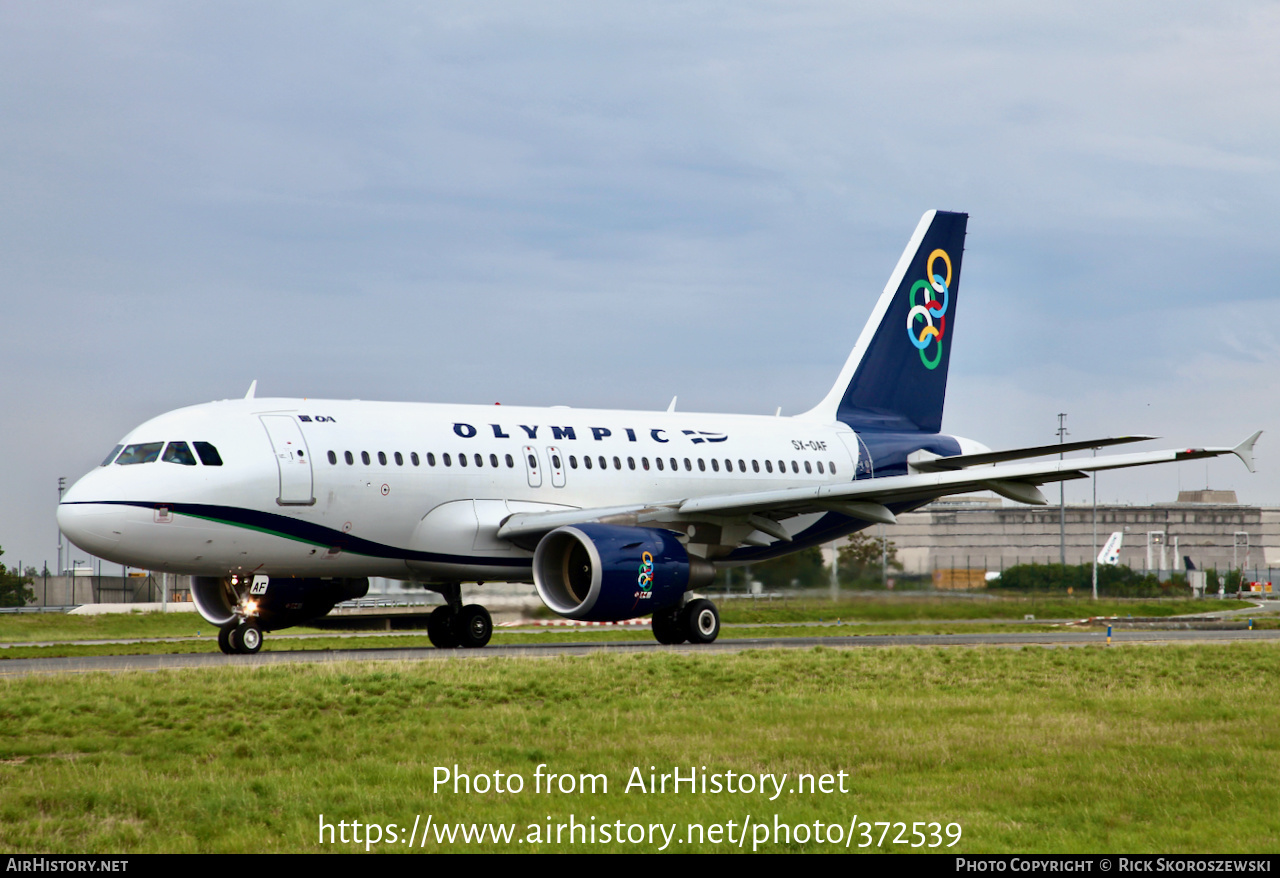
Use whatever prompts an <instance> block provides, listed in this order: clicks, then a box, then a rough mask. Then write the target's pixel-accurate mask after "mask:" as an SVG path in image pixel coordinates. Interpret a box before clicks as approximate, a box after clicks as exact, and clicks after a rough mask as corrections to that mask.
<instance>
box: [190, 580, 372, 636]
mask: <svg viewBox="0 0 1280 878" xmlns="http://www.w3.org/2000/svg"><path fill="white" fill-rule="evenodd" d="M251 581H252V580H251V578H250V577H246V578H244V579H243V580H242V581H240V582H237V583H233V582H232V580H230V579H224V578H219V577H216V576H193V577H192V578H191V597H192V600H193V601H194V602H195V605H196V609H197V610H199V611H200V615H201V616H203V617H204V618H205V619H207V620H208V621H209V622H210V624H213V625H217V626H219V627H221V626H223V625H226V624H227V623H229V622H231V621H233V620H235V619H236V618H237V612H236V611H237V610H240V611H241V612H242V613H244V615H245V616H246V618H249V619H253V620H255V621H256V622H257V623H258V625H259V627H261V628H262V630H264V631H279V630H280V629H281V628H292V627H293V626H294V625H301V624H302V623H303V622H309V621H311V620H312V619H318V618H320V617H321V616H323V615H325V614H326V613H328V612H329V611H330V610H332V609H333V608H334V606H335V605H337V604H340V603H341V602H343V601H350V600H355V599H356V598H362V597H364V596H365V595H366V594H368V593H369V580H368V579H363V578H362V579H318V578H307V579H302V578H283V577H282V578H278V579H277V578H274V577H273V578H271V579H269V580H268V581H267V585H266V588H265V589H262V590H260V592H259V593H253V592H254V589H253V588H252V587H251V586H250V582H251Z"/></svg>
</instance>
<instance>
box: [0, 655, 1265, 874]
mask: <svg viewBox="0 0 1280 878" xmlns="http://www.w3.org/2000/svg"><path fill="white" fill-rule="evenodd" d="M1277 674H1280V648H1278V647H1277V646H1275V645H1272V644H1256V643H1253V644H1239V643H1238V644H1230V645H1214V646H1195V647H1183V646H1161V647H1147V648H1144V647H1127V648H1112V649H1105V648H1085V649H1040V648H1037V649H1025V650H1009V649H990V648H975V649H905V648H904V649H883V650H827V649H815V650H808V651H796V652H792V651H777V652H772V651H753V652H748V653H744V654H740V655H733V656H719V655H677V654H667V653H663V654H656V655H593V656H590V657H586V658H555V659H546V660H518V659H473V660H469V661H447V662H427V663H421V664H399V663H395V664H382V663H379V664H374V665H364V664H349V663H335V664H332V665H321V666H289V667H266V668H256V669H254V668H244V667H232V668H219V669H213V670H200V671H167V672H157V673H136V674H116V675H97V674H95V675H85V676H58V677H32V678H18V679H5V680H0V847H2V848H3V849H5V850H8V851H14V852H17V851H40V852H103V853H108V852H116V853H119V852H147V851H181V852H216V851H244V852H259V851H303V852H311V851H317V850H320V849H321V848H320V847H319V846H318V845H317V836H318V821H319V815H320V814H321V813H323V814H324V815H325V819H326V820H327V821H331V822H333V823H335V824H336V823H337V822H338V821H340V820H345V821H351V820H359V821H361V822H362V823H366V822H377V823H383V824H385V823H392V822H395V823H398V824H401V825H404V826H406V827H407V826H408V825H411V824H412V822H413V819H414V817H415V815H422V819H424V820H425V819H426V816H427V815H428V814H430V815H431V816H432V819H433V821H434V822H435V823H436V824H439V823H440V822H454V821H463V822H467V823H470V822H473V821H479V822H489V821H497V822H507V823H514V824H516V825H517V827H518V829H517V831H518V833H519V834H523V833H525V832H526V831H528V827H529V826H530V825H531V824H536V825H538V826H544V825H545V824H546V823H547V822H548V818H549V819H550V820H551V822H553V823H555V822H567V821H568V819H569V815H570V814H573V815H574V816H575V819H577V820H578V821H580V822H589V821H590V818H591V817H595V818H597V821H596V822H597V823H600V824H603V823H604V822H613V821H616V820H622V821H624V823H637V824H640V823H643V824H648V823H651V822H652V823H666V824H677V825H678V827H679V831H678V833H677V837H679V836H680V835H682V834H683V833H684V828H685V825H686V824H687V823H689V822H702V823H712V822H714V823H721V824H723V823H727V822H728V821H730V820H733V821H736V822H737V823H738V824H739V825H740V824H741V822H742V821H743V819H744V817H745V816H746V815H748V814H749V815H751V817H752V820H753V821H769V822H772V820H773V817H774V815H775V814H776V815H777V817H778V819H779V820H780V821H784V822H790V823H793V824H794V823H800V822H806V823H808V824H810V825H812V824H813V821H815V820H818V821H822V822H823V823H824V824H825V823H831V822H834V823H842V824H843V825H844V826H845V828H846V829H847V825H848V821H849V820H850V819H852V818H853V816H854V815H855V814H856V815H858V818H857V819H858V820H859V821H869V822H874V821H877V820H887V821H902V822H905V823H906V824H907V828H908V830H909V829H910V824H911V823H912V822H913V821H938V822H940V823H942V824H943V825H945V824H947V823H950V822H956V823H959V824H960V825H961V826H962V827H963V837H962V839H961V841H960V843H959V844H957V845H956V846H955V847H953V848H950V849H946V848H943V850H944V851H946V852H947V853H961V852H963V853H978V852H1000V851H1006V852H1007V851H1013V852H1038V851H1062V852H1070V851H1085V852H1089V851H1108V852H1117V853H1124V852H1134V853H1136V852H1144V851H1145V852H1169V853H1172V852H1199V851H1214V852H1227V853H1231V852H1262V851H1272V850H1274V849H1275V848H1276V844H1277V843H1276V839H1277V837H1280V787H1277V785H1276V784H1275V777H1276V776H1277V774H1278V773H1280V722H1277V720H1278V719H1280V716H1278V715H1277V714H1278V713H1280V710H1278V709H1277V707H1276V701H1275V698H1274V692H1273V690H1274V683H1273V681H1274V679H1275V678H1276V676H1277ZM455 764H456V765H457V766H458V768H459V769H460V770H461V771H464V772H469V773H471V774H481V773H484V774H490V775H492V773H493V772H494V771H502V772H504V774H509V773H512V772H514V773H518V774H520V775H522V776H523V777H524V779H525V781H526V783H527V785H528V787H527V788H526V790H525V791H524V792H523V793H520V794H511V795H500V794H496V793H488V794H472V795H463V794H460V795H454V794H452V793H451V792H446V791H435V790H433V777H434V772H435V770H436V767H437V766H441V767H447V768H449V769H452V767H453V766H454V765H455ZM540 764H545V765H547V766H548V769H546V770H549V771H552V772H556V773H568V774H574V775H576V774H580V773H604V774H605V775H606V776H607V777H608V780H609V784H610V787H609V792H608V793H607V794H599V793H597V794H594V795H592V794H576V793H575V794H570V795H562V794H560V793H554V794H551V795H547V794H545V793H543V794H537V793H534V792H533V791H532V783H533V775H534V772H535V770H536V768H537V766H538V765H540ZM649 766H654V767H655V770H656V772H657V773H662V772H664V771H665V772H670V770H671V768H672V767H673V766H681V767H682V770H684V771H686V772H687V771H688V770H689V768H690V767H691V766H706V768H707V771H708V772H710V773H723V772H725V771H728V770H732V771H735V772H747V773H757V772H773V773H779V774H780V773H783V772H786V773H787V774H788V776H789V778H790V779H793V778H794V777H795V775H796V774H797V773H812V774H817V775H820V774H823V773H831V774H834V773H836V772H839V771H844V772H846V773H847V780H846V783H847V789H848V792H847V793H838V792H835V793H829V794H822V793H812V794H810V793H804V794H793V793H784V794H783V795H782V796H780V797H779V798H778V799H777V800H776V801H773V802H770V801H769V800H768V798H767V796H762V795H760V794H759V793H751V794H728V793H722V794H720V795H710V794H708V795H705V796H704V795H690V794H688V793H687V792H686V793H681V794H680V795H675V794H672V793H670V792H668V793H666V794H662V793H656V794H649V793H645V794H642V793H639V792H631V793H625V792H623V790H622V788H623V786H624V785H625V784H626V782H627V778H628V775H629V773H630V771H631V769H632V767H639V768H640V769H641V772H642V773H643V774H645V775H647V774H648V773H649ZM891 837H892V836H891ZM856 844H857V842H856V841H855V845H856ZM381 847H382V849H391V850H401V849H403V846H395V847H393V846H391V845H382V846H381ZM750 847H751V845H750V844H749V843H748V844H747V846H746V849H747V850H750ZM826 847H827V846H825V845H817V844H814V843H812V842H810V843H808V844H798V843H796V842H795V840H794V839H793V840H792V842H791V844H789V845H788V844H783V845H780V846H773V845H770V846H768V847H765V848H763V850H772V851H786V850H798V849H803V850H822V849H825V848H826ZM484 848H488V849H496V850H508V851H528V850H535V849H537V850H578V851H584V850H588V849H590V848H587V847H584V846H581V845H578V846H570V845H569V844H568V843H567V842H563V841H562V842H561V843H560V844H556V843H554V841H553V842H552V843H551V844H546V843H542V844H539V845H531V844H521V843H517V844H511V845H499V846H496V847H495V846H494V845H493V844H492V843H489V844H487V845H484V846H479V847H465V846H463V845H462V844H461V843H456V844H454V845H452V846H450V845H448V844H445V845H437V844H435V843H434V842H433V843H431V844H430V845H429V846H428V847H427V848H426V850H427V851H438V850H457V851H461V850H478V849H484ZM333 849H340V850H348V851H350V850H356V849H361V850H362V849H363V846H356V845H342V844H337V845H334V846H333ZM595 849H596V850H606V851H635V850H649V849H650V847H649V846H648V845H647V844H640V845H631V844H625V843H624V844H621V845H617V844H614V845H607V846H597V847H596V848H595ZM672 849H677V850H684V851H688V850H690V849H691V848H690V846H688V845H684V846H680V845H673V848H672ZM696 849H699V850H705V851H724V850H730V849H733V850H736V849H737V848H736V847H734V848H730V846H729V845H728V844H727V843H724V844H720V845H713V844H711V843H706V844H704V845H703V846H701V847H699V848H696Z"/></svg>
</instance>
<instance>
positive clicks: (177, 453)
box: [160, 442, 196, 466]
mask: <svg viewBox="0 0 1280 878" xmlns="http://www.w3.org/2000/svg"><path fill="white" fill-rule="evenodd" d="M160 459H161V460H163V461H165V462H166V463H180V464H182V465H183V466H195V465H196V456H195V455H194V454H192V453H191V449H190V447H188V446H187V443H185V442H170V443H169V446H168V447H167V448H165V450H164V456H163V457H161V458H160Z"/></svg>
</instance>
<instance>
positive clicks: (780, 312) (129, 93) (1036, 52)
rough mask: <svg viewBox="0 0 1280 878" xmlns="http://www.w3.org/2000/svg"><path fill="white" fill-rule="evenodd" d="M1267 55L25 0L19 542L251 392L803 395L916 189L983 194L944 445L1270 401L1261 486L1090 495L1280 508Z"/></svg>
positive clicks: (1213, 42) (1172, 429)
mask: <svg viewBox="0 0 1280 878" xmlns="http://www.w3.org/2000/svg"><path fill="white" fill-rule="evenodd" d="M1277 45H1280V5H1277V4H1275V3H1274V2H1249V0H1242V2H1239V3H1232V4H1203V3H1192V2H1168V0H1161V2H1158V3H1157V2H1148V0H1136V2H1132V3H1125V4H1114V3H1100V2H1097V3H1090V2H1071V3H1038V4H1026V3H1016V2H982V3H972V2H950V3H945V4H943V3H913V2H906V3H898V4H871V3H867V4H859V3H847V2H838V3H825V2H802V0H801V2H785V3H752V2H733V3H714V2H707V3H688V2H680V3H664V2H650V3H643V4H638V3H614V2H598V0H593V2H544V3H539V4H517V3H489V2H477V0H467V2H458V3H452V2H432V3H430V4H421V3H389V2H367V3H360V4H350V3H326V2H315V0H312V2H305V3H303V2H293V3H286V2H276V3H260V2H259V3H235V2H223V0H220V2H216V3H202V2H188V3H181V4H174V3H161V2H112V0H104V2H96V3H93V4H89V5H85V4H80V3H67V2H58V0H53V2H50V0H40V2H25V0H15V2H8V3H5V4H3V5H0V119H2V120H3V124H0V314H2V315H3V323H2V324H0V325H2V326H3V332H4V336H5V341H4V343H3V344H2V345H0V364H2V365H0V412H2V413H3V414H2V415H0V418H2V419H3V420H2V421H0V423H2V424H3V430H0V460H2V461H3V464H0V547H2V548H3V549H4V552H5V556H4V558H3V561H4V562H6V563H9V564H11V565H12V564H15V563H17V562H18V561H20V560H21V561H23V562H24V563H25V564H33V563H34V564H36V565H37V566H38V565H39V564H40V563H41V562H43V561H45V560H47V561H48V562H49V563H50V565H51V566H52V564H53V562H54V559H55V552H56V543H57V527H56V523H55V520H54V511H55V507H56V504H57V480H58V477H59V476H66V477H67V478H68V479H69V480H72V481H74V479H76V478H78V477H79V476H80V475H82V474H84V473H85V472H87V471H88V470H90V469H91V468H92V467H94V466H95V465H96V464H98V463H99V462H100V460H101V458H102V457H103V456H104V455H105V454H106V452H107V451H109V450H110V449H111V447H112V446H113V445H114V444H115V443H116V441H117V440H118V439H119V438H120V437H121V436H123V435H124V434H125V433H126V432H127V431H128V430H129V429H130V428H132V427H133V426H136V425H137V424H138V423H140V422H142V421H144V420H146V419H148V418H150V417H153V416H155V415H157V414H160V413H162V412H165V411H168V410H170V409H174V408H178V407H181V406H184V405H189V404H194V403H199V402H205V401H209V400H213V399H224V398H228V397H238V396H243V395H244V393H245V391H246V390H247V388H248V386H249V383H250V382H251V381H253V380H255V379H256V380H257V381H258V395H259V396H307V397H311V398H327V397H333V398H361V399H394V400H410V401H428V402H479V403H486V404H487V403H492V402H497V401H501V402H503V403H505V404H527V405H572V406H579V407H607V408H634V409H658V410H661V409H665V408H666V406H667V403H668V402H669V401H670V399H671V397H672V396H675V395H678V396H679V400H680V401H679V408H680V409H681V410H684V411H699V410H700V411H729V412H744V413H768V414H772V413H773V412H774V410H775V409H776V408H777V407H779V406H781V407H782V411H783V414H795V413H798V412H801V411H804V410H806V409H808V408H809V407H811V406H812V405H814V404H815V403H816V402H817V401H818V400H819V399H821V398H822V396H823V395H824V394H825V393H826V391H827V390H828V388H829V387H830V386H831V384H832V382H833V381H834V379H835V376H836V374H837V372H838V371H839V369H840V366H841V365H842V364H843V362H844V359H845V358H846V356H847V355H848V352H849V349H850V348H851V347H852V345H853V342H854V340H855V339H856V338H857V335H858V332H859V330H860V329H861V327H862V324H863V323H864V322H865V320H866V317H867V315H868V314H869V312H870V310H871V307H872V305H873V303H874V301H875V298H876V297H877V296H878V294H879V292H880V290H881V289H882V288H883V286H884V284H885V281H886V280H887V278H888V275H889V273H890V271H891V270H892V269H893V267H894V265H895V264H896V262H897V259H898V256H899V254H900V253H901V251H902V248H903V247H904V246H905V244H906V241H907V239H908V237H909V235H910V234H911V231H912V230H913V229H914V227H915V225H916V223H917V222H918V220H919V218H920V216H921V214H923V213H924V212H925V211H926V210H929V209H932V208H939V209H945V210H959V211H965V212H967V213H969V214H970V220H969V226H968V239H967V245H966V253H965V260H964V266H963V277H962V281H961V284H960V292H959V297H958V309H957V315H956V318H955V320H954V322H953V327H952V331H953V333H954V336H953V337H954V338H955V339H956V344H955V347H954V348H953V349H952V357H951V374H950V379H949V386H948V396H947V410H946V416H945V418H944V422H943V429H944V431H946V432H950V433H953V434H959V435H963V436H968V437H971V438H974V439H977V440H979V441H981V442H983V443H985V444H987V445H988V446H991V447H993V448H1007V447H1016V446H1019V445H1034V444H1043V443H1047V442H1052V441H1055V439H1056V430H1057V426H1058V421H1057V414H1058V413H1059V412H1066V413H1067V415H1068V418H1067V428H1068V430H1069V431H1070V437H1069V438H1072V439H1087V438H1091V437H1098V436H1110V435H1122V434H1132V433H1146V434H1152V435H1156V436H1161V437H1164V442H1163V443H1161V444H1159V445H1157V444H1154V443H1153V444H1150V445H1149V446H1135V449H1134V450H1141V449H1143V448H1145V447H1150V448H1156V447H1181V446H1189V445H1234V444H1236V443H1237V442H1239V441H1240V440H1241V439H1243V438H1244V437H1245V436H1247V435H1249V434H1250V433H1251V432H1253V431H1254V430H1258V429H1263V430H1266V431H1267V433H1266V434H1265V435H1264V436H1263V438H1262V440H1261V441H1260V442H1259V444H1258V446H1257V449H1256V452H1257V467H1258V473H1257V474H1256V475H1250V474H1249V473H1248V472H1247V471H1246V470H1245V468H1244V467H1243V466H1242V465H1240V463H1239V462H1238V461H1236V460H1235V459H1234V458H1230V459H1226V458H1224V459H1218V460H1214V461H1212V462H1209V463H1208V464H1207V465H1206V464H1205V463H1204V462H1193V463H1187V464H1180V465H1176V466H1166V467H1154V468H1148V469H1145V470H1141V471H1137V470H1134V471H1126V472H1123V473H1107V474H1104V475H1102V476H1100V477H1099V481H1098V496H1099V498H1100V500H1104V501H1108V502H1110V501H1120V502H1131V503H1145V502H1157V501H1169V500H1173V499H1175V497H1176V494H1177V491H1178V490H1179V488H1182V489H1189V488H1203V487H1205V485H1206V483H1208V484H1210V485H1211V486H1212V487H1214V488H1222V489H1234V490H1236V491H1237V492H1238V494H1239V497H1240V499H1241V501H1243V502H1248V503H1260V504H1270V505H1280V470H1278V469H1277V467H1276V465H1275V463H1274V460H1275V455H1274V454H1273V453H1272V451H1271V449H1272V448H1273V447H1275V443H1277V442H1280V424H1277V423H1276V421H1277V418H1276V417H1275V415H1276V412H1277V409H1278V406H1277V403H1276V400H1275V384H1276V381H1275V376H1276V375H1277V374H1280V368H1278V367H1280V341H1278V340H1277V336H1276V333H1275V331H1274V327H1275V326H1276V325H1277V323H1280V296H1277V294H1276V292H1275V281H1274V279H1273V277H1272V275H1275V274H1277V273H1278V272H1280V260H1278V259H1277V258H1276V254H1277V248H1276V241H1277V239H1278V238H1280V211H1277V209H1276V208H1277V205H1278V204H1280V130H1278V129H1280V106H1278V104H1280V53H1277V52H1276V51H1275V46H1277ZM1066 490H1067V499H1068V502H1088V500H1089V491H1090V486H1089V483H1088V482H1087V481H1085V482H1075V483H1072V484H1070V485H1068V486H1067V489H1066ZM1051 493H1053V494H1054V495H1055V496H1056V491H1052V492H1051ZM82 555H83V553H79V554H78V555H77V557H79V556H82Z"/></svg>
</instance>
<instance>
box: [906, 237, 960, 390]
mask: <svg viewBox="0 0 1280 878" xmlns="http://www.w3.org/2000/svg"><path fill="white" fill-rule="evenodd" d="M938 260H941V261H942V264H943V265H945V266H946V269H947V273H946V276H945V277H944V276H943V275H941V274H937V273H935V272H934V264H935V263H936V262H937V261H938ZM924 266H925V276H926V277H927V278H928V280H918V281H916V282H915V284H914V285H913V286H912V287H911V295H910V297H909V298H908V300H907V304H908V305H909V306H910V308H911V310H909V311H908V312H907V339H908V340H909V341H910V342H911V343H912V344H913V345H915V347H916V350H918V351H920V362H922V363H924V365H925V368H926V369H930V370H932V369H936V368H938V363H940V362H942V340H943V338H945V337H946V334H947V308H948V306H949V305H950V304H951V294H950V289H951V257H950V256H948V255H947V251H945V250H941V249H939V250H934V251H933V252H932V253H930V254H929V258H928V259H927V260H925V264H924ZM920 290H924V301H923V302H921V303H920V304H918V305H917V304H916V293H917V292H918V291H920ZM939 297H941V300H939ZM935 318H937V323H936V324H935V322H934V319H935ZM930 339H932V340H933V342H932V343H933V357H932V358H930V357H929V356H928V355H927V354H926V351H928V349H929V346H930Z"/></svg>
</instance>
